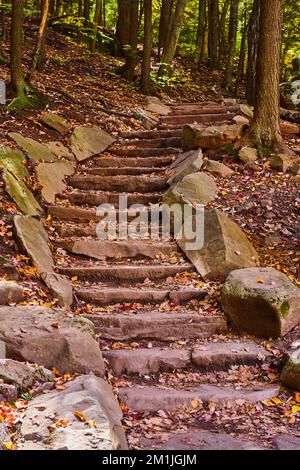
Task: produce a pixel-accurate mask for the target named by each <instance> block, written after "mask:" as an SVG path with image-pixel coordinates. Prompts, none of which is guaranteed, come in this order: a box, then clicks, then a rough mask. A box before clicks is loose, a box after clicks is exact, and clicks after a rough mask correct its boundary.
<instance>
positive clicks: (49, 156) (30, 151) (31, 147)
mask: <svg viewBox="0 0 300 470" xmlns="http://www.w3.org/2000/svg"><path fill="white" fill-rule="evenodd" d="M8 136H9V137H10V138H11V139H12V140H14V141H15V142H16V144H17V145H18V146H19V147H21V148H22V149H23V150H24V152H25V153H26V154H27V155H28V157H29V158H30V159H31V160H32V161H34V162H38V161H44V162H53V161H55V160H56V157H55V155H53V153H52V152H51V151H50V150H49V148H48V147H46V145H44V144H41V143H40V142H37V141H36V140H34V139H30V138H29V137H23V136H22V134H19V133H18V132H10V133H9V134H8Z"/></svg>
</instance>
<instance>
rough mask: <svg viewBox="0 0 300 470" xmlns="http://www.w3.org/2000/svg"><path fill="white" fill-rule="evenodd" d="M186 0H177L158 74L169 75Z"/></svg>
mask: <svg viewBox="0 0 300 470" xmlns="http://www.w3.org/2000/svg"><path fill="white" fill-rule="evenodd" d="M186 2H187V0H177V3H176V9H175V12H174V15H173V19H172V23H171V25H170V29H169V34H168V38H167V41H166V45H165V47H164V51H163V55H162V59H161V62H162V63H161V65H160V67H159V71H158V75H159V76H162V75H165V74H167V75H169V74H170V72H171V67H172V62H173V59H174V56H175V52H176V48H177V44H178V40H179V36H180V31H181V25H182V21H183V16H184V10H185V6H186Z"/></svg>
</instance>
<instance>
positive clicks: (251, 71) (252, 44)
mask: <svg viewBox="0 0 300 470" xmlns="http://www.w3.org/2000/svg"><path fill="white" fill-rule="evenodd" d="M260 5H261V1H260V0H254V4H253V9H252V13H251V16H250V21H249V32H248V66H247V83H246V98H247V101H248V103H249V104H251V105H254V102H255V83H256V61H257V48H258V38H259V17H260Z"/></svg>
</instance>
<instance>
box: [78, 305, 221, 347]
mask: <svg viewBox="0 0 300 470" xmlns="http://www.w3.org/2000/svg"><path fill="white" fill-rule="evenodd" d="M87 318H88V319H89V320H91V321H92V322H93V324H94V325H95V328H96V331H98V332H99V333H101V336H102V337H103V338H107V339H114V340H118V341H127V340H130V339H132V340H133V339H145V338H148V339H156V340H159V341H176V340H179V339H182V338H184V339H187V338H190V339H192V338H207V337H209V336H210V335H212V334H215V333H222V332H225V331H227V323H226V321H225V320H224V318H223V317H222V316H221V315H214V316H207V317H202V316H201V315H197V314H193V313H191V314H190V313H179V314H176V313H156V312H151V313H142V314H134V315H122V314H118V315H109V314H108V315H107V314H100V315H97V314H91V315H88V316H87Z"/></svg>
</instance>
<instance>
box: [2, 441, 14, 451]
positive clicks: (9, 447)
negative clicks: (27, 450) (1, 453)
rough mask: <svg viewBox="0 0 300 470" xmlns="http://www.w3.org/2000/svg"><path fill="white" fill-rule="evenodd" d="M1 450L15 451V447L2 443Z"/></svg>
mask: <svg viewBox="0 0 300 470" xmlns="http://www.w3.org/2000/svg"><path fill="white" fill-rule="evenodd" d="M3 449H4V450H17V447H16V446H15V445H14V444H13V443H12V442H4V443H3Z"/></svg>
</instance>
